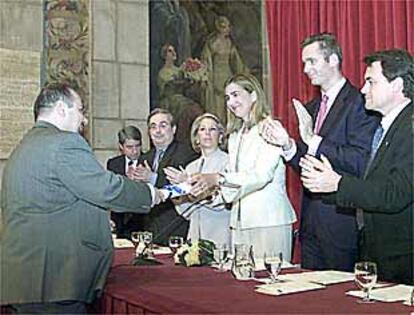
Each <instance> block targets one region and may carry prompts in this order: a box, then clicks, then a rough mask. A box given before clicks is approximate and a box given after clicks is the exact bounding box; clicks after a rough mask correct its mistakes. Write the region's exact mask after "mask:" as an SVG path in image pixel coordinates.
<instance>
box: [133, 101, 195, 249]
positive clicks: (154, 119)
mask: <svg viewBox="0 0 414 315" xmlns="http://www.w3.org/2000/svg"><path fill="white" fill-rule="evenodd" d="M147 124H148V133H149V136H150V139H151V142H152V145H153V147H152V148H151V149H150V150H149V151H148V152H146V153H144V154H142V155H141V156H140V158H139V161H140V165H138V166H137V167H136V168H135V170H134V175H133V176H134V179H135V180H138V181H142V182H146V183H151V184H153V185H154V186H155V187H158V188H162V187H163V186H165V185H167V184H169V182H168V180H167V178H166V175H165V173H164V171H163V169H164V168H165V167H167V166H173V167H175V168H179V167H180V166H181V167H185V166H186V165H187V164H188V163H189V162H191V161H193V160H195V159H196V158H197V154H196V153H195V152H194V151H193V150H192V149H191V148H189V147H188V146H186V145H184V144H182V143H179V142H177V141H175V140H174V135H175V132H176V128H177V126H176V123H175V121H174V117H173V116H172V114H171V113H170V112H169V111H168V110H166V109H162V108H155V109H154V110H152V111H151V113H150V114H149V116H148V119H147ZM143 217H145V219H144V229H145V230H148V231H151V232H153V234H154V235H153V236H154V242H155V243H159V244H163V245H167V244H168V238H169V237H170V236H172V235H177V236H182V237H184V238H185V237H186V236H187V230H188V221H187V220H185V219H184V218H182V217H181V216H180V215H179V214H178V213H177V211H176V210H175V206H174V204H173V203H172V201H171V200H167V201H165V202H163V203H161V204H159V205H156V206H155V207H154V208H152V209H151V213H149V214H148V215H143Z"/></svg>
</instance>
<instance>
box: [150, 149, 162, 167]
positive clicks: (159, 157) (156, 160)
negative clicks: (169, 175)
mask: <svg viewBox="0 0 414 315" xmlns="http://www.w3.org/2000/svg"><path fill="white" fill-rule="evenodd" d="M163 155H164V150H157V151H156V152H155V157H154V161H153V163H152V170H153V171H154V172H157V170H158V166H159V165H160V161H161V160H162V156H163Z"/></svg>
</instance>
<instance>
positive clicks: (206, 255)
mask: <svg viewBox="0 0 414 315" xmlns="http://www.w3.org/2000/svg"><path fill="white" fill-rule="evenodd" d="M215 248H216V245H215V244H214V243H213V242H212V241H208V240H198V241H197V242H194V243H192V244H184V245H183V246H181V247H180V248H179V249H178V250H177V252H176V253H175V255H174V262H175V263H176V264H180V265H184V266H187V267H191V266H203V265H208V264H210V263H211V262H213V261H214V249H215Z"/></svg>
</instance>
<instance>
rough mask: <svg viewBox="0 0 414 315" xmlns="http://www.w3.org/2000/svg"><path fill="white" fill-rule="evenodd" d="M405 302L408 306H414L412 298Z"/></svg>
mask: <svg viewBox="0 0 414 315" xmlns="http://www.w3.org/2000/svg"><path fill="white" fill-rule="evenodd" d="M403 304H404V305H407V306H414V303H412V302H411V298H410V299H409V300H407V301H404V302H403Z"/></svg>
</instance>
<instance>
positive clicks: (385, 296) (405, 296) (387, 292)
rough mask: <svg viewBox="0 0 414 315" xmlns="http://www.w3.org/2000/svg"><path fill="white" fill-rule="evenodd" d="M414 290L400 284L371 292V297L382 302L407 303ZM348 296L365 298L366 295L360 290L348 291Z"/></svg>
mask: <svg viewBox="0 0 414 315" xmlns="http://www.w3.org/2000/svg"><path fill="white" fill-rule="evenodd" d="M412 290H413V286H410V285H405V284H398V285H393V286H390V287H386V288H380V289H374V290H372V291H371V293H370V295H369V297H370V298H371V299H373V300H377V301H381V302H398V301H405V300H409V299H410V297H411V291H412ZM346 294H347V295H351V296H355V297H363V296H364V293H363V292H362V291H360V290H352V291H348V292H346Z"/></svg>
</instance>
